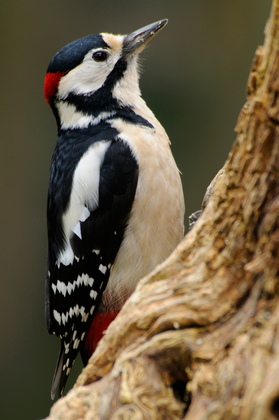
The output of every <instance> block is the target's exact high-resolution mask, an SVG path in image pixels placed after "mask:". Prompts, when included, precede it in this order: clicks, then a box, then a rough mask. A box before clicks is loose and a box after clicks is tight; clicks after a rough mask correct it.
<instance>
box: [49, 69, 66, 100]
mask: <svg viewBox="0 0 279 420" xmlns="http://www.w3.org/2000/svg"><path fill="white" fill-rule="evenodd" d="M66 73H67V72H66V71H57V72H55V73H50V72H49V73H47V74H46V76H45V83H44V95H45V99H46V101H47V103H48V104H50V101H51V98H53V97H54V96H55V95H56V92H57V89H58V85H59V82H60V79H61V77H62V76H64V74H66Z"/></svg>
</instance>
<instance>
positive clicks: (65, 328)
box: [46, 139, 138, 397]
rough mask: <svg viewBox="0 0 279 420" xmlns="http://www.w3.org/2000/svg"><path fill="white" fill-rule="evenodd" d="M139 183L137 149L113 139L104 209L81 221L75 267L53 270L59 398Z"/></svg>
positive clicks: (49, 307)
mask: <svg viewBox="0 0 279 420" xmlns="http://www.w3.org/2000/svg"><path fill="white" fill-rule="evenodd" d="M137 180H138V165H137V161H136V159H135V157H134V156H133V154H132V151H131V149H130V148H129V146H128V145H127V144H126V143H125V142H123V141H121V140H119V139H115V140H112V141H111V144H110V146H109V148H108V149H107V151H106V153H105V156H104V160H103V163H102V166H101V168H100V182H99V203H98V207H97V208H96V209H94V211H91V212H88V213H89V216H88V217H87V218H86V220H84V221H83V222H80V234H79V235H77V234H73V235H72V237H71V241H70V243H71V247H72V250H73V252H74V255H75V258H74V260H73V263H72V264H69V265H63V264H59V265H57V263H54V264H50V266H49V275H48V277H47V299H46V316H47V324H48V329H49V332H50V333H54V334H56V335H58V336H59V337H60V338H61V351H60V355H59V358H58V362H57V366H56V371H55V374H54V378H53V386H52V397H54V396H55V393H56V390H57V389H58V392H59V395H61V394H62V392H63V389H64V386H65V383H66V380H67V377H68V375H69V373H70V370H71V367H72V365H73V362H74V360H75V358H76V356H77V353H78V351H79V348H80V344H81V342H82V340H83V338H84V336H85V333H86V331H87V330H88V328H89V325H90V324H91V322H92V319H93V317H94V313H95V311H96V309H97V307H98V305H99V303H100V300H101V298H102V294H103V291H104V290H105V288H106V285H107V282H108V280H109V275H110V269H111V266H112V264H113V262H114V260H115V257H116V255H117V252H118V250H119V248H120V245H121V241H122V239H123V235H124V231H125V228H126V226H127V222H128V219H129V214H130V211H131V207H132V204H133V200H134V196H135V191H136V186H137ZM84 206H85V207H86V206H87V203H84ZM57 214H59V211H57ZM57 224H58V225H59V223H57ZM60 230H61V229H60ZM60 240H61V239H60ZM50 246H51V244H50ZM50 261H51V259H50Z"/></svg>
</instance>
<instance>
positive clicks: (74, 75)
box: [44, 19, 167, 127]
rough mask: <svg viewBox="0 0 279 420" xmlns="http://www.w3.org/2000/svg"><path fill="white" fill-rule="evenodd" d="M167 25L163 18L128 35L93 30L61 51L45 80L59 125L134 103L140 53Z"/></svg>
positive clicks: (57, 54) (46, 90) (138, 93)
mask: <svg viewBox="0 0 279 420" xmlns="http://www.w3.org/2000/svg"><path fill="white" fill-rule="evenodd" d="M166 24H167V19H163V20H161V21H158V22H155V23H152V24H150V25H147V26H145V27H143V28H141V29H138V30H137V31H135V32H132V33H130V34H128V35H112V34H108V33H101V34H95V35H89V36H86V37H84V38H80V39H78V40H76V41H74V42H72V43H70V44H68V45H66V46H65V47H63V48H62V49H61V50H60V51H58V52H57V53H56V54H55V55H54V57H53V58H52V60H51V61H50V63H49V66H48V69H47V73H46V77H45V84H44V93H45V98H46V101H47V102H48V103H49V105H50V106H51V107H52V110H53V112H54V114H55V116H56V119H57V121H58V124H59V125H62V126H63V124H64V125H65V127H66V126H67V124H68V125H69V124H70V121H72V123H74V122H73V121H77V120H79V121H84V124H86V116H87V118H89V115H90V116H91V118H92V117H95V118H96V117H98V115H99V113H100V112H111V111H112V109H113V107H114V106H116V105H115V104H116V103H117V104H118V106H119V105H120V106H121V105H123V106H126V105H133V100H134V98H135V96H140V90H139V86H138V70H137V57H138V54H139V53H140V52H141V51H142V50H143V49H144V47H145V46H146V45H147V44H148V43H149V41H150V40H151V39H152V38H153V37H154V36H155V35H156V34H157V33H158V32H159V31H160V30H161V29H162V28H163V27H164V26H165V25H166ZM113 104H114V105H113ZM82 118H83V120H82ZM82 124H83V123H82V122H80V126H82Z"/></svg>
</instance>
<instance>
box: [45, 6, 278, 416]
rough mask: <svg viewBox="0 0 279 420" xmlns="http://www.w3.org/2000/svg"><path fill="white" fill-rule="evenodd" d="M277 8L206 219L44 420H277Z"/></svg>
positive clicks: (141, 291)
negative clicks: (234, 139) (46, 419)
mask: <svg viewBox="0 0 279 420" xmlns="http://www.w3.org/2000/svg"><path fill="white" fill-rule="evenodd" d="M278 122H279V0H274V1H273V5H272V10H271V16H270V19H269V21H268V25H267V27H266V33H265V42H264V46H263V47H259V48H258V49H257V51H256V55H255V59H254V62H253V65H252V69H251V73H250V76H249V80H248V87H247V102H246V104H245V105H244V107H243V109H242V111H241V112H240V116H239V119H238V122H237V126H236V132H237V138H236V141H235V143H234V145H233V148H232V150H231V152H230V154H229V157H228V160H227V162H226V163H225V165H224V167H223V169H222V171H221V172H220V173H219V175H218V176H217V177H216V179H215V180H214V182H213V184H212V185H211V188H210V190H209V192H208V196H207V199H206V207H205V209H204V210H203V213H202V215H201V217H200V218H199V219H198V221H197V222H196V224H195V225H194V227H193V229H192V230H191V231H190V232H189V233H188V234H187V235H186V237H185V239H184V241H183V242H182V243H181V244H180V245H179V246H178V248H177V249H176V250H175V251H174V253H173V254H172V255H171V256H170V257H169V258H168V259H167V260H166V261H165V262H164V263H163V264H161V265H160V266H159V267H157V269H156V270H155V271H153V272H152V273H151V275H149V276H148V277H146V278H144V279H142V280H141V281H140V283H139V285H138V287H137V289H136V291H135V293H134V294H133V295H132V296H131V298H130V299H129V300H128V301H127V302H126V304H125V306H124V307H123V309H122V311H121V312H120V314H119V316H118V317H117V318H116V320H115V321H114V322H113V323H112V324H111V325H110V326H109V328H108V330H107V332H106V334H105V335H104V337H103V339H102V340H101V342H100V343H99V345H98V347H97V349H96V351H95V353H94V354H93V356H92V357H91V359H90V362H89V364H88V365H87V367H86V368H85V369H84V370H83V372H82V373H81V375H80V376H79V378H78V380H77V383H76V385H75V387H74V389H73V390H71V391H70V392H69V393H68V395H66V396H65V397H64V398H61V399H60V400H59V401H57V402H56V403H55V404H54V406H53V407H52V409H51V413H50V417H48V419H49V420H54V419H55V420H58V419H59V420H60V419H61V420H62V419H63V420H69V419H102V420H105V419H113V420H114V419H131V420H137V419H150V420H154V419H185V420H194V419H195V420H196V419H214V420H215V419H227V420H228V419H245V420H246V419H254V420H262V419H278V418H279V296H278V295H279V281H278V280H279V127H278Z"/></svg>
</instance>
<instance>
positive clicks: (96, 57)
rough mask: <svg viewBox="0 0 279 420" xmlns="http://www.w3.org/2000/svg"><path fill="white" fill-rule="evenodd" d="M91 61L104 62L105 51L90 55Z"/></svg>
mask: <svg viewBox="0 0 279 420" xmlns="http://www.w3.org/2000/svg"><path fill="white" fill-rule="evenodd" d="M92 58H93V60H95V61H97V62H100V61H106V59H107V58H108V53H107V51H103V50H102V51H101V50H99V51H95V52H94V53H93V55H92Z"/></svg>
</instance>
